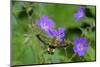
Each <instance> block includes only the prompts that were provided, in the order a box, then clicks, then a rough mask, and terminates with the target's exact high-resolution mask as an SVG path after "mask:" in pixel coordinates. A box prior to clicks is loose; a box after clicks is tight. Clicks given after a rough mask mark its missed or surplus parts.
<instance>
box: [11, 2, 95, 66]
mask: <svg viewBox="0 0 100 67" xmlns="http://www.w3.org/2000/svg"><path fill="white" fill-rule="evenodd" d="M79 6H80V5H72V4H53V3H52V4H50V3H36V2H20V1H12V5H11V58H12V59H11V64H12V65H27V64H47V63H63V62H64V63H67V62H81V61H95V60H96V22H95V20H96V18H95V17H96V16H95V15H96V7H95V6H92V5H86V6H84V5H81V6H83V7H85V13H86V15H85V16H84V17H83V18H82V19H81V20H80V21H76V19H75V18H74V16H73V14H74V13H75V12H76V11H77V8H78V7H79ZM40 16H48V18H51V19H52V20H53V21H54V22H55V28H58V27H59V26H62V27H64V29H65V39H69V40H71V41H73V39H74V38H75V37H80V36H81V34H82V33H83V34H84V33H85V34H86V35H84V37H85V38H86V40H87V44H88V50H87V51H86V53H85V55H84V56H83V57H78V56H77V55H76V56H74V57H73V58H72V59H71V57H72V56H73V54H74V52H73V50H72V48H73V46H70V47H69V48H67V50H66V53H65V51H64V49H63V48H62V47H59V48H56V49H55V52H54V54H53V55H50V54H48V53H47V52H46V51H47V49H48V46H47V45H45V44H43V43H41V42H40V41H39V40H38V39H37V37H36V34H37V33H40V32H41V31H40V30H39V29H38V28H37V27H36V26H35V20H36V19H39V18H40ZM88 26H90V28H89V29H88ZM91 27H92V28H91ZM80 28H82V30H80ZM41 34H43V35H44V34H45V33H41ZM45 35H46V34H45ZM43 39H44V40H45V41H48V40H46V39H45V38H43Z"/></svg>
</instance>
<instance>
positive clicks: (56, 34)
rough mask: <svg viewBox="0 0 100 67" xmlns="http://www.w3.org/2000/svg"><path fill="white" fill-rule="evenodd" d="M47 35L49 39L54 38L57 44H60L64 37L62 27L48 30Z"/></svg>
mask: <svg viewBox="0 0 100 67" xmlns="http://www.w3.org/2000/svg"><path fill="white" fill-rule="evenodd" d="M47 33H48V35H49V36H50V37H56V38H57V40H58V41H59V42H61V41H62V39H63V37H64V36H65V33H64V28H63V27H59V28H58V30H55V29H49V30H48V32H47Z"/></svg>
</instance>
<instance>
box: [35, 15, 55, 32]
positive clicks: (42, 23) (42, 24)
mask: <svg viewBox="0 0 100 67" xmlns="http://www.w3.org/2000/svg"><path fill="white" fill-rule="evenodd" d="M36 25H37V26H38V27H39V28H40V29H42V30H45V31H46V32H47V31H48V29H51V28H52V27H53V26H54V22H53V21H52V20H51V19H48V17H47V16H41V17H40V20H36Z"/></svg>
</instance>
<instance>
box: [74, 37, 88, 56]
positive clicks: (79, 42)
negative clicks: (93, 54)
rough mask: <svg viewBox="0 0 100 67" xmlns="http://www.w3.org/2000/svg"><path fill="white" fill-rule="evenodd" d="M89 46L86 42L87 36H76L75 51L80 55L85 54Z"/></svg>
mask: <svg viewBox="0 0 100 67" xmlns="http://www.w3.org/2000/svg"><path fill="white" fill-rule="evenodd" d="M87 48H88V46H87V44H86V40H85V38H83V37H81V38H75V39H74V47H73V50H74V52H75V53H77V54H78V55H79V56H83V55H84V53H85V51H86V50H87Z"/></svg>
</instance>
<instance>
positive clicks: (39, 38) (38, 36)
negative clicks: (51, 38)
mask: <svg viewBox="0 0 100 67" xmlns="http://www.w3.org/2000/svg"><path fill="white" fill-rule="evenodd" d="M36 37H37V38H38V40H40V41H41V42H42V43H43V44H46V45H48V44H49V43H46V42H45V41H44V40H43V39H41V37H40V35H39V34H37V35H36Z"/></svg>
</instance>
